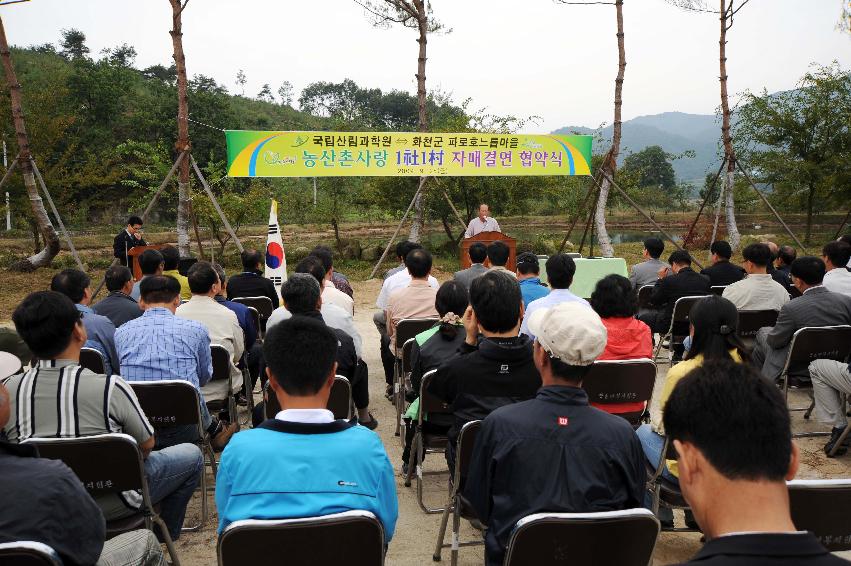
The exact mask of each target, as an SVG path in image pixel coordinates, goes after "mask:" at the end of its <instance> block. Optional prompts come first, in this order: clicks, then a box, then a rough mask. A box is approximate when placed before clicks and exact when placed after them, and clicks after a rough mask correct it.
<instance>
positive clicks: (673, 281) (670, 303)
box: [638, 250, 710, 334]
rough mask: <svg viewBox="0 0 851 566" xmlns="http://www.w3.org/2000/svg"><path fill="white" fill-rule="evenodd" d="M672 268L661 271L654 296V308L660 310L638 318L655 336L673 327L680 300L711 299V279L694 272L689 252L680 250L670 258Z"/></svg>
mask: <svg viewBox="0 0 851 566" xmlns="http://www.w3.org/2000/svg"><path fill="white" fill-rule="evenodd" d="M668 263H670V264H671V267H670V268H667V267H663V268H662V269H660V270H659V280H658V281H656V285H654V287H653V293H651V295H650V304H651V305H652V306H654V307H656V309H657V310H651V311H647V312H644V313H642V314H639V315H638V319H639V320H640V321H642V322H644V323H645V324H647V326H649V327H650V329H651V330H652V331H653V332H656V333H659V334H664V333H666V332H667V331H668V328H670V326H671V317H672V316H673V314H674V303H676V302H677V299H679V298H680V297H689V296H692V295H708V294H709V292H710V289H709V287H710V283H709V278H708V277H706V276H704V275H700V274H699V273H697V272H695V271H694V270H693V269H692V268H691V256H690V255H689V253H688V252H687V251H685V250H676V251H674V252H673V253H672V254H671V255H670V256H669V257H668Z"/></svg>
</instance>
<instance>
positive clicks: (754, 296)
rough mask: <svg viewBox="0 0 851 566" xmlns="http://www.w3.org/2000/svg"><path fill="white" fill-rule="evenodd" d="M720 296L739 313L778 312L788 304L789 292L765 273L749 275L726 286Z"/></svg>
mask: <svg viewBox="0 0 851 566" xmlns="http://www.w3.org/2000/svg"><path fill="white" fill-rule="evenodd" d="M721 296H722V297H724V298H725V299H727V300H729V301H730V302H732V303H733V304H734V305H736V309H738V310H741V311H779V310H780V309H781V308H783V305H785V304H786V303H788V302H789V291H787V290H786V289H785V288H784V287H783V285H781V284H780V283H778V282H777V281H775V280H774V279H772V277H771V275H768V274H767V273H751V274H750V275H748V276H746V277H745V278H744V279H742V280H741V281H736V282H735V283H731V284H730V285H727V287H726V288H725V289H724V293H723V294H722V295H721Z"/></svg>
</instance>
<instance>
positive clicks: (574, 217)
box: [558, 179, 595, 253]
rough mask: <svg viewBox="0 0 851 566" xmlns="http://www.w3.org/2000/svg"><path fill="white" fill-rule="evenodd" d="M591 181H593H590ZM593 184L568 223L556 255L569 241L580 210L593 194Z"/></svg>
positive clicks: (580, 212)
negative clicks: (568, 226)
mask: <svg viewBox="0 0 851 566" xmlns="http://www.w3.org/2000/svg"><path fill="white" fill-rule="evenodd" d="M592 181H593V179H592ZM594 193H595V191H594V184H593V183H592V184H591V185H589V186H588V190H587V191H586V192H585V198H584V199H583V200H582V204H581V205H579V209H578V210H577V211H576V214H574V215H573V220H572V221H571V223H570V228H568V229H567V232H566V233H565V235H564V238H562V240H561V245H560V246H559V248H558V253H561V252H563V251H564V246H566V245H567V240H569V239H570V235H571V234H572V233H573V229H574V228H575V227H576V223H577V222H579V218H580V217H581V216H582V210H583V209H584V208H585V207H586V206H588V199H589V197H590V196H591V195H592V194H594Z"/></svg>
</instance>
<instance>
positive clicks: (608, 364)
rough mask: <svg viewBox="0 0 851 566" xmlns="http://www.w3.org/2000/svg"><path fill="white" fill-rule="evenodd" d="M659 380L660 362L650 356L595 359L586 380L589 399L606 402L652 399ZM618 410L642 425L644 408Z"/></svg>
mask: <svg viewBox="0 0 851 566" xmlns="http://www.w3.org/2000/svg"><path fill="white" fill-rule="evenodd" d="M655 384H656V364H654V363H653V361H652V360H649V359H647V358H642V359H637V360H604V361H598V362H594V363H593V364H591V369H590V370H588V373H587V374H586V375H585V378H584V379H583V380H582V388H583V389H584V390H585V392H586V393H588V401H589V402H591V403H598V404H602V405H609V404H614V403H649V402H650V400H651V399H652V398H653V386H654V385H655ZM618 414H619V415H620V416H622V417H623V418H625V419H626V420H628V421H629V422H630V423H632V424H633V425H638V424H639V423H640V422H641V417H642V415H643V414H644V411H636V412H630V413H618Z"/></svg>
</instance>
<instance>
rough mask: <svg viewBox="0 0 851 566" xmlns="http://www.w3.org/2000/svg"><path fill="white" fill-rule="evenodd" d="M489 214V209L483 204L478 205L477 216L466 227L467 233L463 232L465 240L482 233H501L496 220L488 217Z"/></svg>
mask: <svg viewBox="0 0 851 566" xmlns="http://www.w3.org/2000/svg"><path fill="white" fill-rule="evenodd" d="M489 213H490V208H488V205H486V204H485V203H482V204H480V205H479V215H478V216H477V217H475V218H473V219H472V220H470V223H469V224H468V225H467V231H466V232H464V237H465V238H472V237H473V236H475V235H476V234H481V233H482V232H502V230H500V229H499V222H497V221H496V218H493V217H491V216H488V214H489Z"/></svg>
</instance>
